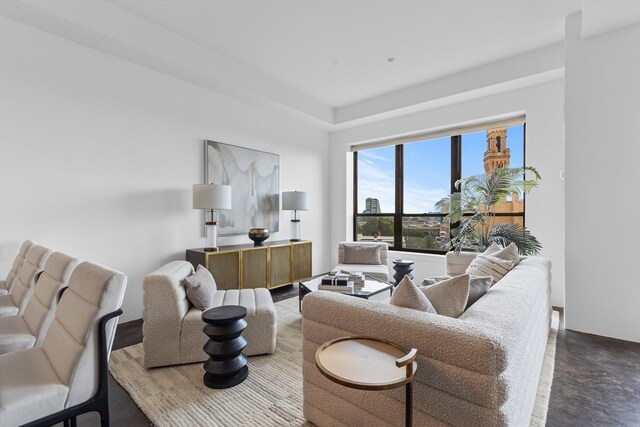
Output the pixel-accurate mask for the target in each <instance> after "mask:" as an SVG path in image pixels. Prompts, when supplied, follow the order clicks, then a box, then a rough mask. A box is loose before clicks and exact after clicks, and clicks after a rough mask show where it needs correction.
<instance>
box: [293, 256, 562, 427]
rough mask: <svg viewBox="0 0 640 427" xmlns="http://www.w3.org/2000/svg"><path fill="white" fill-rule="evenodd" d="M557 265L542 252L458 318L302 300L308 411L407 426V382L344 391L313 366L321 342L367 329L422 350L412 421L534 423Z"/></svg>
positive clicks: (322, 419) (321, 419) (346, 421)
mask: <svg viewBox="0 0 640 427" xmlns="http://www.w3.org/2000/svg"><path fill="white" fill-rule="evenodd" d="M463 258H468V259H469V260H470V259H471V258H472V256H470V255H466V254H465V255H463ZM450 261H451V262H453V261H454V259H452V260H450ZM448 264H449V262H448ZM456 268H460V266H457V267H456ZM449 271H450V272H451V269H449ZM550 271H551V263H550V261H549V260H547V259H545V258H541V257H529V258H526V259H524V260H522V261H521V262H520V263H519V264H518V266H516V267H515V268H514V269H513V270H511V271H510V272H509V273H508V274H507V275H506V276H505V277H504V278H503V279H502V280H501V281H500V282H498V283H497V284H496V285H494V286H493V287H492V288H491V289H490V290H489V291H488V292H487V293H486V294H485V295H484V296H483V297H482V298H480V299H479V300H478V301H477V302H476V303H475V304H473V305H472V306H471V307H470V308H469V309H467V311H465V312H464V313H463V314H462V315H461V316H460V317H459V318H457V319H454V318H449V317H444V316H439V315H436V314H431V313H425V312H420V311H416V310H411V309H407V308H403V307H397V306H392V305H389V304H385V303H381V302H377V301H368V300H365V299H360V298H353V297H349V296H346V295H340V294H336V293H331V292H322V291H318V292H312V293H311V294H309V295H307V296H306V297H305V299H304V301H303V306H302V315H303V321H302V333H303V357H304V362H303V377H304V385H303V393H304V415H305V417H306V418H307V419H308V420H309V421H311V422H312V423H314V424H316V425H318V426H338V425H340V426H342V425H348V426H367V427H370V426H386V425H402V424H403V422H404V390H403V389H402V388H400V389H395V390H390V391H384V392H379V391H361V390H355V389H350V388H346V387H343V386H340V385H337V384H335V383H333V382H331V381H330V380H328V379H327V378H325V377H324V376H323V375H322V374H321V373H320V372H319V371H318V369H317V368H316V366H315V361H314V355H315V352H316V350H317V349H318V347H319V346H320V345H321V344H322V343H324V342H326V341H328V340H330V339H334V338H337V337H341V336H347V335H363V336H372V337H379V338H382V339H387V340H390V341H392V342H395V343H397V344H399V345H401V346H403V347H405V348H412V347H413V348H416V349H417V350H418V358H417V363H418V368H417V371H416V376H415V380H414V386H415V387H414V425H419V426H446V425H454V426H528V425H529V422H530V419H531V414H532V411H533V405H534V401H535V397H536V390H537V386H538V379H539V377H540V371H541V367H542V361H543V356H544V351H545V345H546V342H547V336H548V332H549V326H550V322H551V312H552V309H551V304H550V280H551V273H550Z"/></svg>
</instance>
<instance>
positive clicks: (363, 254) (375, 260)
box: [343, 244, 381, 265]
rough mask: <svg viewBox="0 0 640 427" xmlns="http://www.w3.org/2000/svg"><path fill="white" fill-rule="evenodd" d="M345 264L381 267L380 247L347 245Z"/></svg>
mask: <svg viewBox="0 0 640 427" xmlns="http://www.w3.org/2000/svg"><path fill="white" fill-rule="evenodd" d="M343 264H374V265H380V264H381V262H380V246H372V245H358V244H345V245H344V261H343Z"/></svg>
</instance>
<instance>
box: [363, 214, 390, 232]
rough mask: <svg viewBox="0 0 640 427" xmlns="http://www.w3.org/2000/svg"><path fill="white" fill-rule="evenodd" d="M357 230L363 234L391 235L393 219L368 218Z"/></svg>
mask: <svg viewBox="0 0 640 427" xmlns="http://www.w3.org/2000/svg"><path fill="white" fill-rule="evenodd" d="M359 231H360V233H362V235H363V236H374V235H381V236H393V219H391V218H388V217H372V218H369V219H368V220H367V221H366V222H365V223H364V224H362V226H361V227H360V230H359Z"/></svg>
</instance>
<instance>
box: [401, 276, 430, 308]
mask: <svg viewBox="0 0 640 427" xmlns="http://www.w3.org/2000/svg"><path fill="white" fill-rule="evenodd" d="M390 303H391V304H393V305H397V306H400V307H405V308H411V309H413V310H420V311H426V312H427V313H434V314H437V311H436V309H435V308H433V305H432V304H431V302H430V301H429V299H428V298H427V297H426V295H425V294H423V293H422V292H420V289H418V287H417V286H416V285H415V284H414V283H413V281H412V280H411V278H410V277H409V276H404V279H402V280H401V281H400V283H398V286H396V288H395V289H394V290H393V294H392V295H391V301H390Z"/></svg>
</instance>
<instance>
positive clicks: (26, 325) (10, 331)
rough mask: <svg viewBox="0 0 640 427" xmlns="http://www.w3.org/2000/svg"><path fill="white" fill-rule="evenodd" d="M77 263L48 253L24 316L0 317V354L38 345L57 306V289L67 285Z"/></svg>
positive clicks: (59, 254)
mask: <svg viewBox="0 0 640 427" xmlns="http://www.w3.org/2000/svg"><path fill="white" fill-rule="evenodd" d="M78 263H79V260H77V259H76V258H73V257H70V256H69V255H65V254H63V253H62V252H54V253H52V254H51V256H50V257H49V259H48V260H47V263H46V264H45V266H44V271H43V272H42V274H41V275H40V277H39V278H38V281H37V282H36V287H35V291H34V293H33V296H32V297H31V299H29V302H28V303H27V306H26V307H25V309H24V313H23V314H21V315H18V316H5V317H0V355H2V354H5V353H11V352H13V351H17V350H22V349H24V348H30V347H40V346H41V345H42V341H43V340H44V336H45V334H46V332H47V330H48V329H49V325H50V324H51V321H52V320H53V316H54V315H55V311H56V308H57V307H58V298H59V295H58V294H59V293H60V289H62V288H63V287H65V286H67V285H68V283H69V278H70V277H71V272H72V271H73V269H74V268H76V266H77V265H78Z"/></svg>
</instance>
